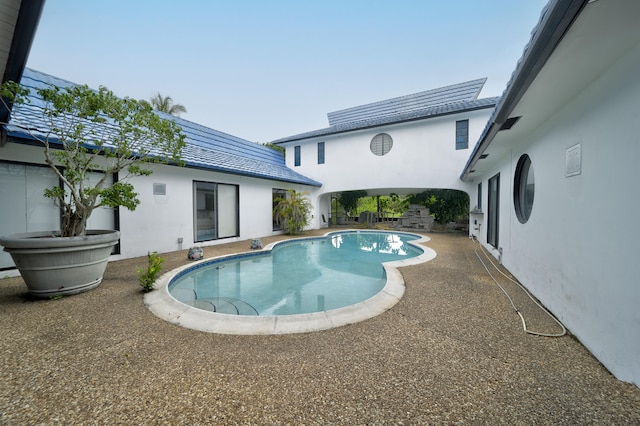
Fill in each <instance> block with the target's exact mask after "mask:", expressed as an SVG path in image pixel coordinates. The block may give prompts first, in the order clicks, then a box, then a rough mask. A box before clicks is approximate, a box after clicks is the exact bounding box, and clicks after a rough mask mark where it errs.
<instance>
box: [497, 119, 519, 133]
mask: <svg viewBox="0 0 640 426" xmlns="http://www.w3.org/2000/svg"><path fill="white" fill-rule="evenodd" d="M521 117H522V116H520V117H509V118H507V121H505V122H504V123H502V126H500V130H509V129H510V128H512V127H513V126H514V125H515V124H516V123H517V122H518V120H520V118H521Z"/></svg>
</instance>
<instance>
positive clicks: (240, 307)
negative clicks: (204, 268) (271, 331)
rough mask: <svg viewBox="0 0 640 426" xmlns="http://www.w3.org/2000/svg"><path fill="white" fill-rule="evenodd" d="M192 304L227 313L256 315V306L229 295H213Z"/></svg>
mask: <svg viewBox="0 0 640 426" xmlns="http://www.w3.org/2000/svg"><path fill="white" fill-rule="evenodd" d="M193 306H194V307H195V308H198V309H204V310H207V311H212V312H217V313H219V314H227V315H253V316H257V315H258V311H257V310H256V308H254V307H253V306H251V305H250V304H248V303H247V302H244V301H242V300H240V299H234V298H230V297H215V298H209V299H197V300H194V301H193Z"/></svg>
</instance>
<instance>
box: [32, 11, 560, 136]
mask: <svg viewBox="0 0 640 426" xmlns="http://www.w3.org/2000/svg"><path fill="white" fill-rule="evenodd" d="M546 2H547V0H518V1H515V2H514V1H513V0H486V1H478V0H456V1H445V0H439V1H435V0H397V1H391V0H389V1H382V0H378V1H371V0H369V1H367V0H349V1H345V0H322V1H319V0H318V1H299V0H270V1H263V0H215V1H195V0H185V1H182V2H176V1H166V0H135V1H132V0H126V1H124V0H110V1H109V2H94V1H86V0H49V1H47V2H46V3H45V7H44V11H43V13H42V17H41V19H40V24H39V26H38V30H37V32H36V36H35V39H34V42H33V46H32V49H31V54H30V56H29V60H28V62H27V66H28V67H30V68H33V69H35V70H38V71H42V72H45V73H48V74H52V75H54V76H56V77H60V78H63V79H66V80H70V81H73V82H75V83H79V84H88V85H89V86H91V87H95V88H97V87H99V86H106V87H108V88H109V89H111V90H113V91H114V92H115V93H116V94H117V95H119V96H129V97H133V98H138V99H149V98H151V97H152V96H154V95H155V94H156V93H158V92H160V93H161V94H162V95H169V96H171V97H172V98H173V99H174V101H175V102H177V103H180V104H183V105H184V106H185V107H186V108H187V113H186V114H182V115H181V117H182V118H185V119H187V120H191V121H195V122H197V123H199V124H202V125H205V126H208V127H212V128H214V129H216V130H220V131H223V132H226V133H230V134H232V135H234V136H238V137H241V138H244V139H248V140H251V141H256V142H269V141H271V140H275V139H278V138H283V137H286V136H291V135H294V134H298V133H303V132H307V131H311V130H315V129H320V128H324V127H327V126H328V121H327V113H328V112H331V111H336V110H340V109H345V108H350V107H354V106H357V105H362V104H366V103H371V102H376V101H380V100H383V99H388V98H393V97H398V96H404V95H408V94H412V93H416V92H422V91H425V90H430V89H434V88H438V87H441V86H447V85H451V84H456V83H460V82H463V81H468V80H474V79H478V78H482V77H488V80H487V83H486V84H485V86H484V88H483V90H482V92H481V93H480V96H479V97H480V98H483V97H489V96H499V95H501V94H502V92H503V90H504V89H505V87H506V84H507V81H508V80H509V78H510V76H511V73H512V72H513V70H514V69H515V66H516V63H517V61H518V59H519V58H520V57H521V56H522V52H523V49H524V47H525V45H526V43H527V42H528V41H529V38H530V35H531V30H532V29H533V27H534V26H535V25H536V23H537V22H538V20H539V18H540V13H541V11H542V9H543V7H544V5H545V4H546Z"/></svg>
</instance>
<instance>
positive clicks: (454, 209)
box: [410, 189, 469, 224]
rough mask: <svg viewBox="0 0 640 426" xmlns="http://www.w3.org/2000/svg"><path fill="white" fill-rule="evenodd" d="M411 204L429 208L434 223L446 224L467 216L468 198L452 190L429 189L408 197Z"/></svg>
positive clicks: (460, 192) (464, 194)
mask: <svg viewBox="0 0 640 426" xmlns="http://www.w3.org/2000/svg"><path fill="white" fill-rule="evenodd" d="M410 201H411V203H412V204H421V205H424V206H426V207H428V208H429V210H430V211H431V214H433V217H434V219H435V221H436V222H438V223H440V224H446V223H449V222H453V221H455V220H458V219H461V218H463V217H465V216H466V215H468V214H469V196H468V195H467V193H466V192H462V191H457V190H454V189H429V190H427V191H424V192H421V193H420V194H416V195H412V196H410Z"/></svg>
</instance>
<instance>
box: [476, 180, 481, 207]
mask: <svg viewBox="0 0 640 426" xmlns="http://www.w3.org/2000/svg"><path fill="white" fill-rule="evenodd" d="M476 207H477V208H478V210H482V182H480V183H478V201H477V203H476Z"/></svg>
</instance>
